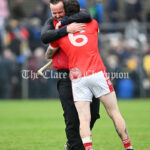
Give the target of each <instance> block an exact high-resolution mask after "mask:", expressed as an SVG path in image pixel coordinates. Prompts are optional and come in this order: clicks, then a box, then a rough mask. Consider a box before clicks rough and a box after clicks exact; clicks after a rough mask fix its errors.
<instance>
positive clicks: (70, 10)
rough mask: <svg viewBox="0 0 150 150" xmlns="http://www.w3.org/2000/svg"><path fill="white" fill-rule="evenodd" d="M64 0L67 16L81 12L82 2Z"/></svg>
mask: <svg viewBox="0 0 150 150" xmlns="http://www.w3.org/2000/svg"><path fill="white" fill-rule="evenodd" d="M63 2H64V9H65V15H66V16H71V15H73V14H75V13H78V12H80V4H79V2H78V1H77V0H63Z"/></svg>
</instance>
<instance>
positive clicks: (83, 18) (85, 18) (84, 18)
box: [61, 9, 92, 25]
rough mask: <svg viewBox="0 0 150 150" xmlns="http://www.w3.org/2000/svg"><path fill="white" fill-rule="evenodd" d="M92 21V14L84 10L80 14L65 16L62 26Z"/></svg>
mask: <svg viewBox="0 0 150 150" xmlns="http://www.w3.org/2000/svg"><path fill="white" fill-rule="evenodd" d="M91 20H92V17H91V14H90V13H89V11H88V10H86V9H82V10H81V11H80V12H79V13H76V14H74V15H72V16H69V17H68V16H65V17H64V18H63V19H62V21H61V24H62V25H67V24H70V23H73V22H77V23H87V22H90V21H91Z"/></svg>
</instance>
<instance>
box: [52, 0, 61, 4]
mask: <svg viewBox="0 0 150 150" xmlns="http://www.w3.org/2000/svg"><path fill="white" fill-rule="evenodd" d="M59 2H63V0H49V3H50V4H53V5H55V4H58V3H59Z"/></svg>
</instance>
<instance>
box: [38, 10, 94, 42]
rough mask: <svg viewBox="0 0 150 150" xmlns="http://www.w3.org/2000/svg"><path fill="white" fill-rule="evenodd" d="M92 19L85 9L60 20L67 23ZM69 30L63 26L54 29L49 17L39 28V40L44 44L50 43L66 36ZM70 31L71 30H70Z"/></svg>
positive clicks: (63, 23) (64, 23)
mask: <svg viewBox="0 0 150 150" xmlns="http://www.w3.org/2000/svg"><path fill="white" fill-rule="evenodd" d="M91 20H92V18H91V15H90V13H89V12H88V11H87V10H82V11H81V12H79V13H77V14H74V15H72V16H70V17H64V18H63V20H62V21H61V24H62V25H67V24H70V23H72V22H81V23H82V22H90V21H91ZM69 32H70V30H67V27H63V28H60V29H57V30H55V28H54V25H53V19H52V18H50V19H48V20H47V21H46V23H45V24H44V26H43V28H42V30H41V41H42V42H43V43H44V44H48V43H51V42H53V41H56V40H58V39H60V38H61V37H64V36H66V35H67V34H68V33H69ZM71 33H72V32H71Z"/></svg>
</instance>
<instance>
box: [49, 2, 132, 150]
mask: <svg viewBox="0 0 150 150" xmlns="http://www.w3.org/2000/svg"><path fill="white" fill-rule="evenodd" d="M74 1H75V0H74ZM76 7H78V11H79V6H78V4H77V3H76V5H75V4H74V5H73V6H72V9H71V12H73V10H74V8H76ZM75 11H76V10H75ZM85 25H86V28H85V29H84V30H83V31H81V32H78V33H74V34H68V36H65V37H62V38H61V39H59V40H57V41H56V42H53V43H51V44H50V46H51V49H53V50H57V49H58V48H59V47H60V48H61V50H63V51H64V52H65V54H66V55H67V57H68V61H69V69H70V72H71V77H72V89H73V98H74V101H75V106H76V109H77V112H78V115H79V120H80V136H81V138H82V142H83V144H84V147H85V149H86V150H93V147H92V138H91V130H90V120H91V113H90V103H91V102H92V97H93V95H94V96H95V97H96V98H99V99H100V100H101V102H102V103H103V105H104V107H105V109H106V111H107V113H108V115H109V116H110V118H111V119H112V120H113V122H114V124H115V127H116V130H117V132H118V135H119V136H120V138H121V139H122V142H123V145H124V148H125V150H133V149H132V146H131V143H130V139H129V137H128V133H127V129H126V125H125V121H124V119H123V117H122V116H121V114H120V111H119V108H118V105H117V98H116V95H115V92H114V89H113V86H112V84H111V81H110V80H109V78H108V76H107V74H106V69H105V66H104V64H103V62H102V59H101V57H100V55H99V53H98V41H97V39H98V37H97V35H98V24H97V22H96V21H95V20H92V21H91V22H90V23H86V24H85ZM79 74H80V75H79Z"/></svg>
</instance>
